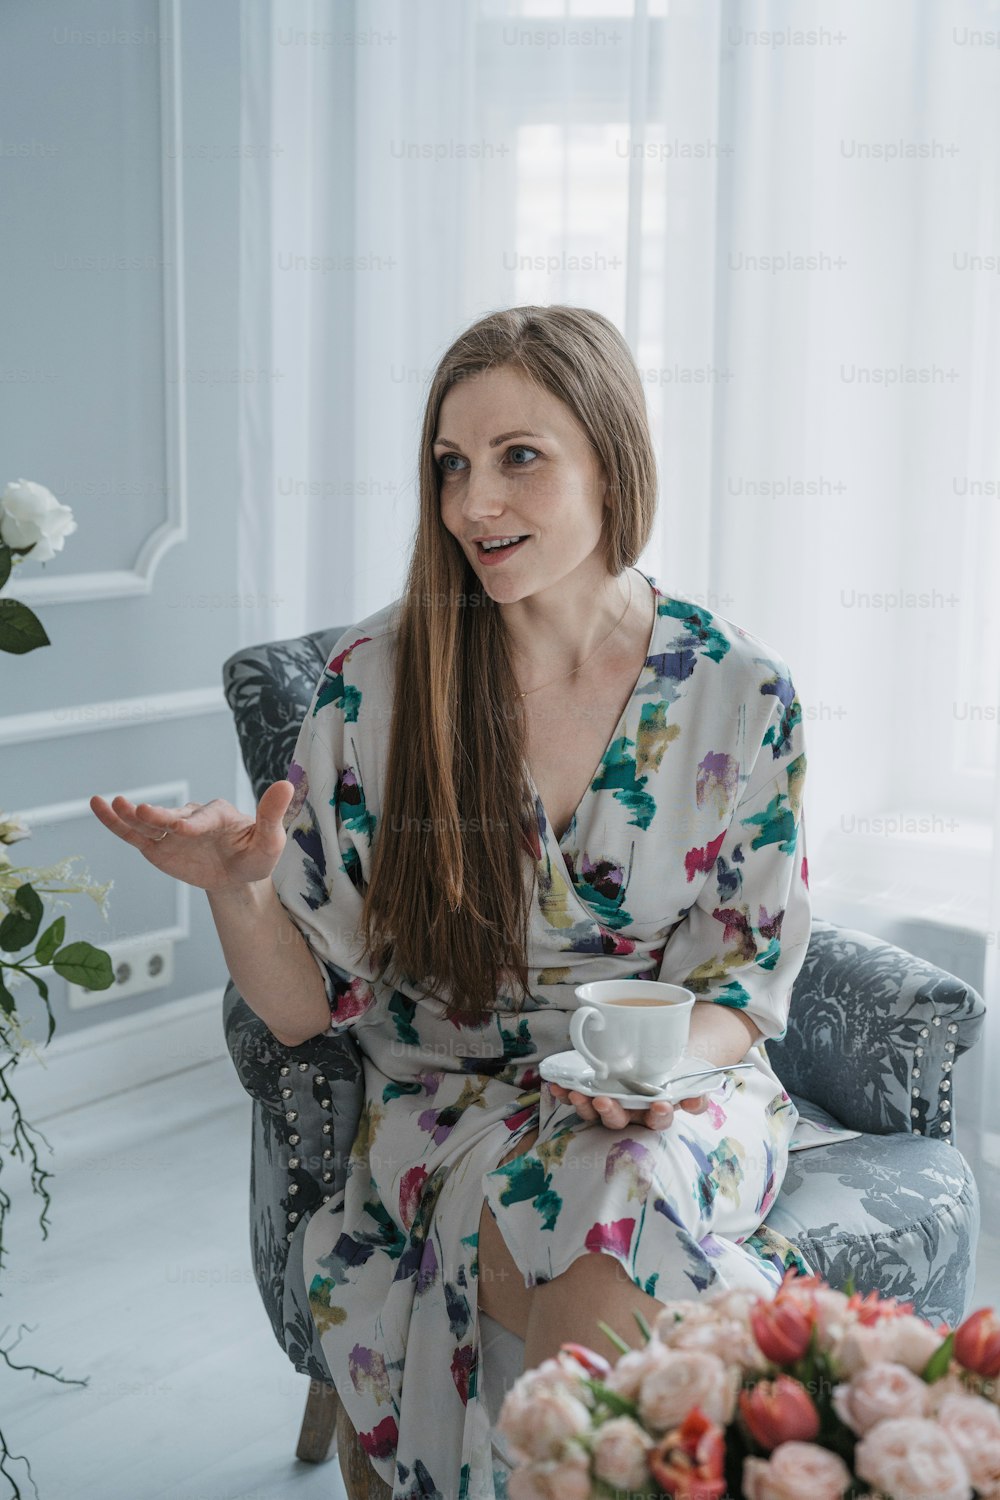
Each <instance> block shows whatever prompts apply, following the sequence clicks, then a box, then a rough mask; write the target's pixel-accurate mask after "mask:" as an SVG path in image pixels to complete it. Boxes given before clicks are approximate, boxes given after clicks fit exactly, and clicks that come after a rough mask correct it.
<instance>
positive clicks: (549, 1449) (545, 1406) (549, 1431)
mask: <svg viewBox="0 0 1000 1500" xmlns="http://www.w3.org/2000/svg"><path fill="white" fill-rule="evenodd" d="M586 1394H588V1391H587V1388H586V1387H581V1386H578V1385H575V1384H574V1381H573V1377H571V1375H570V1374H569V1372H568V1371H567V1370H565V1368H561V1367H560V1364H559V1363H557V1361H556V1360H555V1359H551V1360H545V1361H544V1363H543V1364H542V1365H540V1366H539V1367H538V1369H537V1370H532V1371H529V1372H528V1373H527V1374H526V1375H524V1376H523V1377H522V1378H521V1379H520V1380H517V1381H516V1382H515V1383H514V1385H513V1386H512V1388H511V1389H510V1390H509V1391H508V1392H507V1394H506V1396H505V1397H504V1399H503V1404H502V1405H501V1407H500V1416H499V1418H498V1426H499V1428H500V1431H501V1432H502V1433H503V1435H504V1436H505V1437H506V1439H507V1441H508V1443H509V1445H510V1450H511V1452H512V1454H514V1456H515V1457H517V1458H522V1459H530V1460H533V1461H534V1460H544V1459H557V1458H559V1456H560V1452H561V1450H562V1446H563V1444H564V1443H566V1442H567V1441H568V1440H569V1439H570V1438H573V1437H579V1436H580V1435H581V1434H582V1433H585V1432H589V1431H590V1409H589V1407H588V1406H587V1405H586V1403H585V1401H584V1400H583V1399H581V1397H582V1396H584V1395H586Z"/></svg>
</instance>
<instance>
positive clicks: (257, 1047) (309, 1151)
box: [222, 979, 365, 1230]
mask: <svg viewBox="0 0 1000 1500" xmlns="http://www.w3.org/2000/svg"><path fill="white" fill-rule="evenodd" d="M222 1010H223V1027H224V1030H225V1036H226V1046H227V1047H228V1048H229V1055H230V1057H231V1058H232V1060H233V1065H234V1067H235V1068H236V1072H237V1075H238V1077H239V1080H240V1083H241V1084H242V1085H243V1087H244V1088H245V1089H246V1091H247V1093H248V1094H249V1095H250V1097H251V1098H252V1099H255V1100H257V1101H258V1102H259V1103H260V1104H261V1105H262V1106H263V1107H264V1109H265V1110H266V1111H267V1112H268V1114H269V1116H270V1117H271V1118H272V1121H273V1127H274V1129H275V1131H276V1133H277V1140H278V1141H279V1142H280V1143H281V1144H282V1145H286V1146H287V1147H288V1148H289V1155H290V1162H289V1177H290V1182H291V1186H290V1188H289V1191H290V1194H291V1197H292V1198H297V1199H298V1200H299V1201H298V1203H296V1204H294V1205H293V1204H291V1203H289V1211H290V1212H294V1213H295V1218H294V1219H292V1220H291V1222H290V1224H289V1225H288V1228H289V1230H290V1229H291V1228H292V1226H293V1225H294V1224H295V1223H296V1222H297V1221H298V1219H299V1218H301V1216H302V1211H303V1210H304V1209H308V1210H311V1209H312V1208H314V1207H316V1205H317V1204H318V1203H320V1202H321V1201H322V1199H323V1198H324V1197H333V1196H334V1195H335V1194H339V1193H341V1192H342V1191H343V1189H344V1186H345V1183H346V1181H347V1159H348V1157H349V1156H350V1153H351V1147H352V1146H353V1144H354V1138H355V1136H356V1135H357V1131H358V1121H359V1120H360V1118H361V1111H362V1109H363V1107H364V1100H365V1076H364V1068H363V1065H362V1060H361V1051H360V1049H359V1047H358V1044H357V1042H356V1041H355V1039H354V1037H353V1036H351V1035H350V1034H349V1033H347V1032H339V1033H326V1032H323V1033H321V1034H320V1035H319V1036H314V1037H310V1038H309V1040H308V1041H306V1042H302V1043H301V1044H300V1045H299V1046H297V1047H286V1046H285V1044H284V1043H283V1042H279V1041H278V1040H277V1038H276V1037H275V1036H274V1034H273V1032H272V1031H271V1030H270V1029H269V1028H268V1027H267V1026H266V1025H265V1024H264V1022H263V1021H262V1020H261V1018H260V1016H258V1015H257V1013H256V1011H254V1010H251V1008H250V1006H249V1005H248V1004H247V1003H246V1001H245V1000H244V999H243V996H242V995H241V994H240V992H239V991H238V990H237V988H236V986H235V985H234V984H233V981H232V980H231V979H230V981H229V983H228V984H227V985H226V992H225V996H224V997H223V1002H222ZM291 1161H295V1163H296V1165H295V1166H291ZM327 1173H329V1174H330V1175H329V1176H325V1175H324V1174H327ZM296 1210H298V1211H297V1212H296Z"/></svg>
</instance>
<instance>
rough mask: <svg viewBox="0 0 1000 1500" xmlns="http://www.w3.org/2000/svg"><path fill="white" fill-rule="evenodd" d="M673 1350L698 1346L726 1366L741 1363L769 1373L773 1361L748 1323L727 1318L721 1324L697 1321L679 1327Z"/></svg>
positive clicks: (746, 1366) (744, 1367)
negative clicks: (761, 1346)
mask: <svg viewBox="0 0 1000 1500" xmlns="http://www.w3.org/2000/svg"><path fill="white" fill-rule="evenodd" d="M670 1347H671V1348H672V1349H698V1350H700V1351H701V1353H702V1354H714V1355H715V1356H716V1358H717V1359H721V1360H722V1363H723V1364H724V1365H739V1366H741V1367H742V1368H743V1369H746V1370H756V1371H757V1372H758V1373H759V1374H761V1375H763V1374H766V1373H767V1371H769V1370H770V1368H771V1365H770V1361H769V1360H768V1359H767V1358H766V1356H765V1355H764V1353H763V1352H762V1350H761V1348H760V1345H759V1344H758V1343H757V1340H756V1339H755V1338H754V1336H753V1333H752V1332H751V1330H750V1327H749V1325H748V1324H746V1323H742V1322H740V1323H737V1322H734V1321H732V1320H730V1319H728V1318H727V1319H723V1320H721V1321H719V1322H718V1323H696V1324H694V1325H693V1326H692V1327H690V1328H686V1327H683V1326H682V1327H679V1328H678V1330H677V1333H676V1335H675V1336H674V1338H673V1342H672V1343H671V1346H670Z"/></svg>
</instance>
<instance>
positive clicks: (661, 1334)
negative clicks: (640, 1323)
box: [651, 1297, 719, 1347]
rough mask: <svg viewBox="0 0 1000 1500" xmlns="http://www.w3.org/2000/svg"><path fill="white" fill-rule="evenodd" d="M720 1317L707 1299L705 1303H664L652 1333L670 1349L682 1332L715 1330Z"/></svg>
mask: <svg viewBox="0 0 1000 1500" xmlns="http://www.w3.org/2000/svg"><path fill="white" fill-rule="evenodd" d="M718 1322H719V1315H718V1313H717V1312H716V1310H715V1308H714V1307H713V1306H712V1304H711V1303H710V1302H709V1299H708V1298H707V1297H706V1298H705V1300H704V1301H703V1302H677V1301H674V1302H664V1304H663V1306H662V1307H661V1308H660V1311H659V1312H658V1313H657V1314H656V1317H655V1318H654V1319H653V1323H652V1328H651V1331H652V1333H653V1334H654V1335H655V1337H656V1338H658V1339H659V1341H660V1343H661V1344H666V1345H667V1346H668V1347H669V1346H670V1345H672V1344H673V1343H674V1342H675V1340H676V1339H677V1338H678V1337H679V1335H680V1334H681V1332H685V1333H687V1332H690V1330H691V1329H692V1328H714V1327H715V1326H716V1324H717V1323H718Z"/></svg>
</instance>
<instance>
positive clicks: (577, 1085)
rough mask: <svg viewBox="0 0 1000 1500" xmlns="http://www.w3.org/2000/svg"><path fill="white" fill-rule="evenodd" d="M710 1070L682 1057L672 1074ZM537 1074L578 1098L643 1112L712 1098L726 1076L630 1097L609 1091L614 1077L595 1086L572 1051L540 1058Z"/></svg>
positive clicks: (717, 1073)
mask: <svg viewBox="0 0 1000 1500" xmlns="http://www.w3.org/2000/svg"><path fill="white" fill-rule="evenodd" d="M711 1066H712V1064H711V1061H710V1060H709V1059H708V1058H705V1057H698V1056H696V1055H695V1054H693V1053H685V1055H684V1056H683V1057H682V1058H681V1059H680V1061H679V1062H678V1063H677V1066H676V1068H675V1069H674V1072H675V1073H678V1074H684V1073H693V1072H694V1071H695V1070H696V1069H697V1068H710V1067H711ZM538 1071H539V1073H540V1074H541V1076H542V1077H543V1078H544V1079H546V1080H547V1081H548V1082H549V1083H559V1084H561V1085H562V1086H563V1088H567V1089H575V1090H577V1091H578V1092H579V1093H581V1094H587V1095H589V1096H590V1098H592V1099H594V1098H596V1097H597V1096H598V1095H603V1096H604V1097H605V1098H607V1099H616V1100H617V1101H618V1103H619V1104H620V1105H622V1107H623V1108H624V1109H646V1108H647V1107H648V1106H649V1105H650V1104H655V1103H656V1102H657V1101H658V1100H666V1101H667V1102H668V1103H670V1104H675V1103H676V1102H677V1100H678V1099H694V1098H697V1096H698V1095H699V1094H712V1093H714V1092H715V1091H716V1089H719V1088H722V1087H723V1086H724V1084H725V1083H726V1081H727V1079H728V1076H729V1073H730V1069H728V1068H716V1069H715V1070H714V1072H712V1073H710V1074H706V1076H705V1077H703V1078H692V1079H690V1080H689V1081H688V1082H686V1083H685V1081H684V1079H683V1078H678V1080H677V1082H676V1083H671V1081H670V1079H669V1078H668V1079H667V1080H666V1082H665V1083H664V1085H663V1087H662V1088H661V1089H660V1092H659V1093H658V1094H633V1093H631V1092H628V1091H625V1090H622V1089H620V1088H615V1087H613V1085H614V1084H615V1083H616V1081H617V1080H616V1079H615V1078H614V1077H611V1078H609V1079H607V1080H605V1081H603V1082H600V1083H598V1081H597V1080H596V1079H595V1077H594V1070H593V1068H592V1067H591V1066H590V1063H589V1062H587V1061H586V1059H585V1058H583V1057H581V1055H580V1053H579V1052H577V1051H576V1050H575V1048H572V1047H571V1048H570V1049H569V1051H568V1052H554V1053H553V1054H552V1056H551V1057H545V1058H543V1059H542V1061H541V1062H540V1063H539V1065H538ZM671 1076H672V1075H671Z"/></svg>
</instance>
